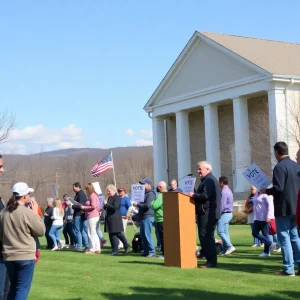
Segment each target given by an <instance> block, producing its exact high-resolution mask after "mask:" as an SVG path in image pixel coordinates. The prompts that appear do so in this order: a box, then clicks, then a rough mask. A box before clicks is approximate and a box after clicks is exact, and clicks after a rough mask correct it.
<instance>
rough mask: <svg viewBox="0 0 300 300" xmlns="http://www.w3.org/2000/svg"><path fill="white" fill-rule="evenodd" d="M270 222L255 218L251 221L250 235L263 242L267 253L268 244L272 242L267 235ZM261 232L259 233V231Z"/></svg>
mask: <svg viewBox="0 0 300 300" xmlns="http://www.w3.org/2000/svg"><path fill="white" fill-rule="evenodd" d="M269 228H270V224H269V223H267V222H266V221H257V220H255V221H254V223H253V229H252V235H253V237H255V238H257V239H259V240H260V241H261V243H262V244H264V252H265V253H267V254H269V252H270V246H271V244H272V242H271V238H270V235H269ZM260 231H261V232H262V234H260V233H259V232H260Z"/></svg>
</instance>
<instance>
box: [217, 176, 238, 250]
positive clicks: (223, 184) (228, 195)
mask: <svg viewBox="0 0 300 300" xmlns="http://www.w3.org/2000/svg"><path fill="white" fill-rule="evenodd" d="M219 184H220V188H221V190H222V191H221V218H220V219H219V221H218V225H217V233H218V236H219V237H220V238H221V240H222V244H223V247H224V251H223V254H224V255H228V254H231V253H232V252H233V251H235V248H234V247H233V245H232V244H231V242H230V236H229V223H230V221H231V219H232V211H233V195H232V191H231V190H230V188H229V186H228V179H227V177H225V176H221V177H220V178H219Z"/></svg>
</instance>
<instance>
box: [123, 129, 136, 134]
mask: <svg viewBox="0 0 300 300" xmlns="http://www.w3.org/2000/svg"><path fill="white" fill-rule="evenodd" d="M125 134H126V135H129V136H134V132H133V130H132V129H127V130H125Z"/></svg>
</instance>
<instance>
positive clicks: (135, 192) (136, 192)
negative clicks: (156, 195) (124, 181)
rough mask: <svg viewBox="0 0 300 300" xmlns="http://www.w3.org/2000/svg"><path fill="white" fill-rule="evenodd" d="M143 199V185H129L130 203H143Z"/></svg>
mask: <svg viewBox="0 0 300 300" xmlns="http://www.w3.org/2000/svg"><path fill="white" fill-rule="evenodd" d="M144 198H145V185H144V184H132V185H131V201H132V202H144Z"/></svg>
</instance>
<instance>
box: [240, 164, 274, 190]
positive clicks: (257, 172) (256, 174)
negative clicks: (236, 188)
mask: <svg viewBox="0 0 300 300" xmlns="http://www.w3.org/2000/svg"><path fill="white" fill-rule="evenodd" d="M243 175H244V176H245V178H246V179H247V180H248V181H249V182H250V183H251V184H252V185H254V186H255V187H256V188H257V189H258V190H261V189H265V188H267V187H268V186H269V185H271V184H272V182H271V180H270V179H269V178H268V176H267V175H266V174H265V173H264V172H263V171H262V170H261V169H260V167H258V166H257V165H256V163H253V164H252V165H251V166H249V167H248V168H247V169H246V170H245V171H244V172H243Z"/></svg>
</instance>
